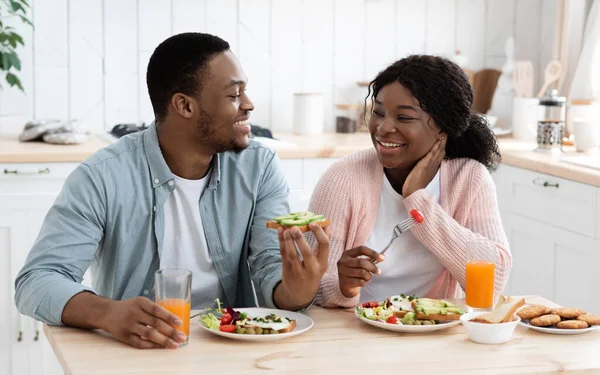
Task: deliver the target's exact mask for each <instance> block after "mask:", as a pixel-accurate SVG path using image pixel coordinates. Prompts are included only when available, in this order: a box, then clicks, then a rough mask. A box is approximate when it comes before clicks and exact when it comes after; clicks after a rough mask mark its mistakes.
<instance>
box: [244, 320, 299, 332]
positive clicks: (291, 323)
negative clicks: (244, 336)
mask: <svg viewBox="0 0 600 375" xmlns="http://www.w3.org/2000/svg"><path fill="white" fill-rule="evenodd" d="M243 327H244V328H259V327H258V326H255V325H253V324H252V322H251V321H250V322H248V323H247V324H245V325H244V326H243ZM294 329H296V321H295V320H290V325H289V326H287V327H286V328H284V329H280V330H279V331H277V332H278V333H288V332H292V331H293V330H294Z"/></svg>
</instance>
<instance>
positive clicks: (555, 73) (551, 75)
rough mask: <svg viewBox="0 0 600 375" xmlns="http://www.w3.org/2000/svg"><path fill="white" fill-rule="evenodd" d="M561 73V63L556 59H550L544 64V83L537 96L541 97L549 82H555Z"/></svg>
mask: <svg viewBox="0 0 600 375" xmlns="http://www.w3.org/2000/svg"><path fill="white" fill-rule="evenodd" d="M561 73H562V64H561V63H560V61H558V60H552V61H550V62H549V63H548V65H546V69H545V70H544V85H543V86H542V88H541V89H540V91H539V92H538V94H537V97H538V98H541V97H542V96H543V95H544V93H545V92H546V90H548V88H549V87H550V85H551V84H553V83H554V82H556V81H557V80H558V79H559V78H560V74H561Z"/></svg>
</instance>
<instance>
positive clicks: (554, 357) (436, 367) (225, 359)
mask: <svg viewBox="0 0 600 375" xmlns="http://www.w3.org/2000/svg"><path fill="white" fill-rule="evenodd" d="M525 298H526V303H527V304H543V305H547V306H549V307H556V306H557V305H556V304H554V303H552V302H551V301H548V300H546V299H544V298H542V297H539V296H525ZM454 302H455V303H457V304H459V305H460V304H461V303H464V301H461V300H455V301H454ZM307 315H308V316H310V317H311V318H312V319H313V321H314V326H313V327H312V329H310V330H309V331H307V332H305V333H303V334H300V335H297V336H294V337H290V338H287V339H284V340H281V341H274V342H243V341H237V340H232V339H228V338H223V337H219V336H216V335H213V334H211V333H210V332H207V331H206V330H204V329H202V328H201V327H200V326H199V324H200V322H199V319H198V318H196V319H194V321H193V322H192V324H191V328H190V337H189V344H188V345H187V346H184V347H182V348H179V349H153V350H141V349H135V348H133V347H129V346H127V345H125V344H122V343H120V342H119V341H117V340H115V339H114V338H112V337H111V336H110V335H109V334H107V333H105V332H103V331H89V330H81V329H76V328H66V327H50V326H44V332H45V334H46V336H47V337H48V340H49V342H50V344H51V346H52V348H53V350H54V352H55V353H56V355H57V357H58V359H59V361H60V363H61V365H62V367H63V369H64V371H65V373H66V374H69V375H70V374H72V375H83V374H85V375H95V374H148V375H151V374H169V375H171V374H173V375H174V374H218V375H225V374H236V375H239V374H315V375H320V374H324V375H325V374H328V375H337V374H390V375H391V374H401V373H410V374H412V375H416V374H423V375H424V374H434V373H443V374H451V373H461V374H465V373H469V374H488V373H489V374H554V373H569V374H583V373H585V374H590V373H600V330H597V331H592V332H588V333H584V334H580V335H554V334H547V333H540V332H535V331H533V330H530V329H527V328H525V327H522V326H518V327H517V329H516V330H515V332H514V335H513V337H512V339H511V340H510V341H509V342H507V343H505V344H500V345H483V344H476V343H474V342H472V341H470V339H469V338H468V336H467V334H466V332H465V329H464V327H463V326H462V325H457V326H454V327H451V328H448V329H445V330H441V331H437V332H431V333H422V334H414V333H410V334H409V333H397V332H390V331H387V330H383V329H380V328H376V327H373V326H370V325H367V324H365V323H364V322H361V321H360V320H359V319H358V318H357V317H356V316H355V314H354V311H353V310H352V309H324V308H321V307H316V306H315V307H312V308H311V309H309V310H308V312H307Z"/></svg>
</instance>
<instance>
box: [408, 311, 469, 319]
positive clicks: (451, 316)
mask: <svg viewBox="0 0 600 375" xmlns="http://www.w3.org/2000/svg"><path fill="white" fill-rule="evenodd" d="M461 316H462V314H452V313H448V314H428V315H425V314H424V313H422V312H420V313H417V315H416V318H417V319H420V320H460V317H461Z"/></svg>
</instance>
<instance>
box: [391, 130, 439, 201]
mask: <svg viewBox="0 0 600 375" xmlns="http://www.w3.org/2000/svg"><path fill="white" fill-rule="evenodd" d="M445 156H446V137H445V136H443V135H442V136H441V138H440V139H439V140H438V141H437V142H435V144H434V145H433V147H432V148H431V150H429V152H428V153H427V155H425V157H424V158H423V159H421V160H419V162H418V163H417V165H415V167H414V168H413V170H412V171H411V172H410V174H409V175H408V177H407V178H406V181H404V186H402V196H403V197H404V198H406V197H408V196H409V195H411V194H412V193H414V192H415V191H417V190H419V189H425V188H426V187H427V185H428V184H429V183H430V182H431V180H433V177H434V176H435V174H436V173H437V171H438V169H439V168H440V165H441V164H442V160H444V157H445Z"/></svg>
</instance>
